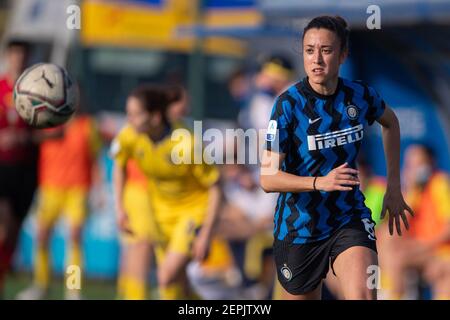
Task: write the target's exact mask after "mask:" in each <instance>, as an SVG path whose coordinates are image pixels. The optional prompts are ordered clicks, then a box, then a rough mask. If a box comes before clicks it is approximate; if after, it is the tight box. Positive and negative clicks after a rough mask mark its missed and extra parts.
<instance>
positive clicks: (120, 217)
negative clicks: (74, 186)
mask: <svg viewBox="0 0 450 320" xmlns="http://www.w3.org/2000/svg"><path fill="white" fill-rule="evenodd" d="M117 225H118V226H119V229H120V231H122V232H125V233H128V234H133V231H131V229H130V227H129V221H128V215H127V213H126V212H125V211H124V210H119V212H118V213H117Z"/></svg>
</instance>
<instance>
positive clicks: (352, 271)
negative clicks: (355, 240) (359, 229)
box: [333, 246, 378, 300]
mask: <svg viewBox="0 0 450 320" xmlns="http://www.w3.org/2000/svg"><path fill="white" fill-rule="evenodd" d="M333 268H334V272H335V274H336V276H337V278H338V279H339V287H340V289H341V293H342V295H343V296H344V298H345V299H352V300H353V299H375V298H376V287H377V282H376V281H377V280H378V279H376V278H374V280H373V281H371V280H370V279H369V277H371V276H375V277H377V276H378V275H377V274H376V273H375V274H374V271H373V270H375V272H378V260H377V254H376V252H375V251H373V250H372V249H369V248H367V247H362V246H354V247H351V248H348V249H346V250H345V251H344V252H342V253H341V254H339V256H338V257H337V258H336V260H335V261H334V264H333Z"/></svg>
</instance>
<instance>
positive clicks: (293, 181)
mask: <svg viewBox="0 0 450 320" xmlns="http://www.w3.org/2000/svg"><path fill="white" fill-rule="evenodd" d="M285 157H286V154H285V153H277V152H274V151H269V150H264V151H263V157H262V161H261V175H260V183H261V187H262V188H263V190H264V191H265V192H294V193H298V192H309V191H317V190H320V191H327V192H330V191H350V190H352V187H351V186H354V185H358V184H359V180H358V178H357V175H358V170H355V169H352V168H349V167H348V164H347V163H344V164H342V165H340V166H339V167H337V168H335V169H333V170H331V171H330V172H329V173H328V174H327V175H326V176H323V177H309V176H308V177H301V176H297V175H295V174H291V173H287V172H284V171H282V170H280V169H279V168H281V164H282V162H283V161H284V158H285ZM314 180H316V181H315V183H314Z"/></svg>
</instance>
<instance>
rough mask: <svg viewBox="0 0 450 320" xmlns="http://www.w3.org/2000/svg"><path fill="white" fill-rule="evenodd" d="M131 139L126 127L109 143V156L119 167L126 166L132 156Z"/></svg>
mask: <svg viewBox="0 0 450 320" xmlns="http://www.w3.org/2000/svg"><path fill="white" fill-rule="evenodd" d="M131 150H132V137H131V134H130V132H129V130H128V128H127V127H125V128H123V129H122V130H121V131H120V132H119V134H118V135H117V136H116V137H115V138H114V139H113V141H112V142H111V147H110V149H109V154H110V156H111V157H112V158H113V159H114V161H115V162H116V163H117V164H118V165H120V166H121V167H125V166H126V165H127V161H128V159H130V158H131V156H132V151H131Z"/></svg>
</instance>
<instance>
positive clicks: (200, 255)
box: [192, 228, 211, 261]
mask: <svg viewBox="0 0 450 320" xmlns="http://www.w3.org/2000/svg"><path fill="white" fill-rule="evenodd" d="M210 241H211V236H210V232H209V231H208V230H205V229H203V228H202V229H201V230H200V232H199V234H198V235H197V237H196V238H195V240H194V243H193V245H192V256H193V257H194V260H197V261H203V260H205V259H206V256H207V255H208V250H209V245H210Z"/></svg>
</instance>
